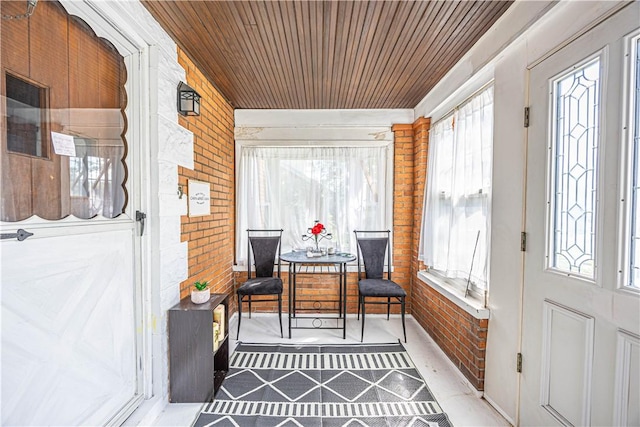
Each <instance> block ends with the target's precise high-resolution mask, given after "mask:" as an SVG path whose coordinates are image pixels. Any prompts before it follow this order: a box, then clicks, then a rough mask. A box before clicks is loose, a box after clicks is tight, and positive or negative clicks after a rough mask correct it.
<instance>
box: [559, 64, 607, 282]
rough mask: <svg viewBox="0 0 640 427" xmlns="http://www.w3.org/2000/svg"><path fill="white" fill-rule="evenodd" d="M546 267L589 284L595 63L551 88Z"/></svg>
mask: <svg viewBox="0 0 640 427" xmlns="http://www.w3.org/2000/svg"><path fill="white" fill-rule="evenodd" d="M552 100H553V101H552V102H553V103H554V104H553V109H552V111H553V113H552V114H553V120H552V133H551V136H552V137H551V147H550V149H551V156H552V157H551V162H552V166H551V169H550V170H551V171H552V176H551V182H552V184H551V186H550V192H551V193H550V194H549V200H550V209H551V211H550V218H549V219H550V224H551V227H550V230H551V231H550V233H552V235H551V236H549V243H550V245H551V247H550V248H549V254H550V256H549V267H550V268H552V269H554V270H559V271H561V272H563V273H568V274H573V275H576V276H581V277H584V278H588V279H594V278H595V261H594V260H595V244H596V219H595V216H596V203H597V165H598V137H599V121H600V60H599V58H596V59H594V60H591V61H589V62H587V63H586V64H584V65H582V66H580V67H578V68H575V69H573V70H571V71H570V72H569V73H568V74H565V75H563V76H561V77H559V78H558V79H556V80H555V81H553V83H552Z"/></svg>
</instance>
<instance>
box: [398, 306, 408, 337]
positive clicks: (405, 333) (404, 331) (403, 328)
mask: <svg viewBox="0 0 640 427" xmlns="http://www.w3.org/2000/svg"><path fill="white" fill-rule="evenodd" d="M400 305H401V307H402V332H403V333H404V342H405V344H406V343H407V329H406V328H405V326H404V297H402V300H401V301H400Z"/></svg>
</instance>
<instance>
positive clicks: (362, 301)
mask: <svg viewBox="0 0 640 427" xmlns="http://www.w3.org/2000/svg"><path fill="white" fill-rule="evenodd" d="M360 301H361V303H362V332H361V333H360V342H363V341H364V311H365V310H364V297H363V296H360Z"/></svg>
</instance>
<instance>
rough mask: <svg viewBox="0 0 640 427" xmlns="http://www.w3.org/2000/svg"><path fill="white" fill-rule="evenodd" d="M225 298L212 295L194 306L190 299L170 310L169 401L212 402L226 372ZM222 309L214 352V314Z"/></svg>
mask: <svg viewBox="0 0 640 427" xmlns="http://www.w3.org/2000/svg"><path fill="white" fill-rule="evenodd" d="M228 301H229V299H228V297H227V295H222V294H211V298H210V299H209V302H207V303H204V304H194V303H192V302H191V299H190V298H189V297H187V298H184V299H182V300H181V301H180V302H179V303H178V304H176V305H175V306H173V307H171V308H170V309H169V401H170V402H172V403H186V402H192V403H197V402H208V401H211V400H213V398H214V396H215V393H216V392H217V391H218V388H220V385H221V384H222V380H223V379H224V376H225V375H226V373H227V371H228V370H229V322H228V320H229V319H228V318H229V315H228V312H229V310H228V309H229V306H228ZM219 305H223V306H224V330H221V331H220V338H219V345H218V348H217V349H216V350H215V351H214V348H213V345H214V343H213V340H214V331H213V320H214V310H215V309H216V307H218V306H219Z"/></svg>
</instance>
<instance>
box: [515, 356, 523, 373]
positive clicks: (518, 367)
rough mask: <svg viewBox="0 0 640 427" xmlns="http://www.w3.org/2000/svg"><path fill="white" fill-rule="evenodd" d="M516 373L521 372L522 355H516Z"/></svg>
mask: <svg viewBox="0 0 640 427" xmlns="http://www.w3.org/2000/svg"><path fill="white" fill-rule="evenodd" d="M516 372H518V373H521V372H522V353H518V355H517V356H516Z"/></svg>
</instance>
